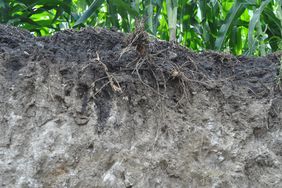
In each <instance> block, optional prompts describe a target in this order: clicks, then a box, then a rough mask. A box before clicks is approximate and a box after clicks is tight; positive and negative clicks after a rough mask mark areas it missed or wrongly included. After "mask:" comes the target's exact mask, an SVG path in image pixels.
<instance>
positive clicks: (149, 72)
mask: <svg viewBox="0 0 282 188" xmlns="http://www.w3.org/2000/svg"><path fill="white" fill-rule="evenodd" d="M280 55H281V54H280ZM278 56H279V55H278V54H271V55H268V56H266V57H256V58H253V57H245V56H239V57H237V56H233V55H230V54H224V53H218V52H202V53H194V52H191V51H189V50H188V49H186V48H184V47H182V46H179V45H178V44H175V43H169V42H165V41H159V40H156V39H153V38H147V36H146V34H144V33H142V31H141V32H136V33H134V34H129V35H128V36H126V35H125V34H123V33H119V32H116V31H111V30H105V29H93V28H86V29H82V30H81V31H73V30H66V31H61V32H58V33H56V34H55V35H54V36H51V37H42V38H41V37H34V36H32V35H31V34H30V33H29V32H27V31H24V30H21V29H18V28H14V27H10V26H5V25H0V63H1V65H0V75H1V78H2V79H4V80H1V81H0V97H1V98H0V104H1V106H2V107H1V109H0V110H1V113H2V114H7V113H8V111H9V110H11V107H9V106H8V105H6V100H8V99H9V98H10V96H13V97H14V98H15V99H16V100H19V101H18V103H20V104H21V105H22V106H21V107H19V108H21V110H22V111H23V113H28V108H30V107H31V106H32V105H33V103H32V104H31V102H30V99H28V98H35V100H36V96H35V94H34V91H35V90H36V87H37V85H36V84H35V82H37V80H38V79H41V82H40V83H41V84H42V85H47V86H48V83H49V82H50V80H56V79H59V80H60V81H59V82H61V84H62V86H63V88H62V89H63V93H59V94H58V93H56V91H55V90H56V89H54V88H53V93H52V92H50V94H49V95H48V96H49V99H48V100H50V101H55V102H56V104H57V110H58V113H61V112H63V111H64V109H66V108H68V104H67V103H66V101H65V99H64V98H65V97H67V96H70V95H72V93H73V92H74V93H75V97H76V99H77V100H80V101H81V106H79V107H78V108H77V109H78V110H77V111H76V112H73V113H75V114H74V116H75V117H76V120H75V121H76V123H77V124H78V125H80V126H83V125H85V124H87V122H88V119H87V118H88V117H89V116H91V115H90V114H89V112H88V104H89V103H90V102H91V101H94V103H95V105H96V107H97V113H98V115H97V116H98V117H97V118H98V119H97V121H98V124H97V126H96V128H95V131H96V132H95V134H97V135H103V134H106V132H107V130H108V128H109V127H107V125H106V122H107V120H108V117H109V116H110V109H111V108H112V106H111V100H113V98H120V99H122V98H125V97H127V100H128V102H129V103H134V101H133V99H134V98H136V96H140V100H139V101H138V104H132V105H133V106H135V107H136V105H137V107H136V108H140V109H142V111H144V113H146V111H147V110H148V109H151V108H158V107H159V106H160V103H162V102H164V103H165V106H166V107H167V108H170V109H172V110H175V111H178V112H179V113H182V112H183V111H184V112H185V113H189V112H186V111H185V105H187V103H188V104H189V103H190V104H192V103H193V101H194V100H195V99H197V97H198V93H201V92H203V91H207V93H206V94H207V95H209V97H210V99H211V98H213V99H214V100H216V101H218V103H219V104H220V106H221V107H222V108H221V107H220V106H219V108H217V109H215V111H217V112H218V113H222V114H224V115H225V116H226V117H228V116H230V114H233V113H234V112H236V111H238V110H242V109H241V105H245V104H246V103H250V102H251V101H257V100H263V101H264V102H265V101H273V102H271V104H272V105H271V106H270V107H269V111H268V112H267V113H268V115H267V120H266V123H267V126H261V125H258V126H257V127H252V129H253V134H254V135H255V137H261V136H263V135H265V132H267V131H270V132H275V131H278V130H280V129H281V119H280V118H281V117H280V116H279V114H281V109H280V107H281V106H282V102H281V97H282V94H281V91H280V86H279V84H278V80H277V76H278V72H279V71H278V70H279V69H278V68H279V58H280V57H278ZM34 62H36V63H34ZM56 77H57V78H56ZM50 83H52V82H50ZM50 87H52V85H51V86H50ZM149 94H150V95H149ZM22 95H24V96H22ZM201 97H202V96H200V95H199V100H201ZM4 100H5V101H4ZM227 103H228V104H229V105H230V108H232V110H230V109H225V108H223V107H224V105H225V104H227ZM199 104H201V103H200V102H199ZM5 105H6V106H5ZM19 106H20V105H19ZM183 107H184V109H183ZM24 110H26V111H24ZM130 110H132V109H129V111H130ZM254 110H256V109H254ZM244 116H247V114H245V115H244ZM244 116H240V117H244ZM246 119H247V118H246ZM0 121H2V124H3V125H4V123H5V122H4V121H7V119H5V118H2V119H1V117H0ZM238 121H240V120H238ZM248 121H250V122H251V120H250V119H248ZM254 121H255V120H254ZM43 123H44V122H43ZM235 124H236V122H235V123H234V125H235ZM120 126H122V125H120V124H116V125H115V128H117V129H118V128H119V127H120ZM166 128H167V127H166ZM166 128H165V127H164V128H163V129H161V131H164V132H165V129H166ZM237 128H238V127H237ZM234 129H236V126H235V127H234ZM240 129H242V127H241V128H240ZM6 136H7V135H6ZM11 142H12V141H11V140H9V139H7V140H4V141H2V144H3V143H6V145H7V147H8V146H9V145H11ZM278 145H279V144H278ZM5 147H6V146H5ZM273 148H274V147H273ZM280 148H281V147H280ZM273 151H274V153H275V154H276V155H277V156H281V151H280V149H278V150H277V149H276V150H275V149H274V150H273ZM248 164H251V165H252V164H253V163H251V162H250V163H248ZM166 165H167V164H166ZM259 165H262V166H263V165H267V164H264V163H263V164H259ZM245 168H246V169H247V168H248V166H247V167H246V166H245ZM250 173H255V172H249V174H250ZM179 176H181V174H180V175H179ZM250 177H259V176H255V175H253V176H251V175H250ZM250 179H252V178H250ZM42 181H43V180H42ZM179 181H180V180H179ZM183 181H184V180H183ZM254 181H256V180H254ZM49 183H50V182H49ZM144 185H145V184H144ZM207 185H210V184H207ZM258 185H262V184H258ZM276 185H277V184H276ZM131 186H132V185H131ZM222 186H223V187H224V185H222ZM226 186H228V184H226ZM265 186H266V185H265Z"/></svg>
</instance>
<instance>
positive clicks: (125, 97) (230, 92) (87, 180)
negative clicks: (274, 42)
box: [0, 25, 282, 187]
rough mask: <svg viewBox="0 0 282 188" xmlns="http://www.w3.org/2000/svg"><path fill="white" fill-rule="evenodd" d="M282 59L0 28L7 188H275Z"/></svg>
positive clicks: (92, 34)
mask: <svg viewBox="0 0 282 188" xmlns="http://www.w3.org/2000/svg"><path fill="white" fill-rule="evenodd" d="M279 56H281V54H279V53H277V54H271V55H268V56H266V57H256V58H253V57H245V56H240V57H236V56H233V55H230V54H227V53H225V54H223V53H218V52H202V53H194V52H191V51H189V50H188V49H186V48H184V47H182V46H179V45H178V44H175V43H168V42H165V41H159V40H156V39H154V38H150V37H148V36H147V35H146V33H142V31H141V33H138V32H136V33H133V34H128V35H125V34H123V33H119V32H117V31H110V30H105V29H93V28H87V29H83V30H81V31H73V30H66V31H62V32H58V33H56V34H55V35H54V36H52V37H43V38H36V37H33V36H32V35H31V34H30V33H29V32H27V31H23V30H21V29H17V28H13V27H10V26H5V25H0V125H1V127H0V128H1V130H2V132H0V161H2V162H0V182H2V185H0V186H2V187H62V186H65V187H280V186H282V180H281V178H282V175H281V174H282V171H281V170H282V165H281V163H282V147H281V144H282V130H281V126H282V94H281V86H280V85H279V84H278V72H279V71H278V70H279V58H281V57H279Z"/></svg>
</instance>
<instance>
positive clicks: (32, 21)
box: [0, 0, 282, 55]
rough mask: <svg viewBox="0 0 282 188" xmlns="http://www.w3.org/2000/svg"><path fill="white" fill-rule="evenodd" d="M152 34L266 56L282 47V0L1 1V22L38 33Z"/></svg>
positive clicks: (195, 47)
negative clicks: (141, 27) (138, 25)
mask: <svg viewBox="0 0 282 188" xmlns="http://www.w3.org/2000/svg"><path fill="white" fill-rule="evenodd" d="M140 17H143V18H145V21H146V23H145V24H146V29H147V31H148V32H149V33H151V34H153V35H155V36H157V37H159V38H160V39H164V40H169V39H170V40H177V41H178V42H179V43H181V44H183V45H185V46H187V47H189V48H190V49H193V50H196V51H201V50H207V49H210V50H223V51H229V52H232V53H234V54H243V53H244V54H248V55H265V54H266V53H270V52H274V51H278V50H281V49H282V1H281V0H221V1H219V0H56V1H54V0H0V22H1V23H7V24H11V25H15V26H20V27H23V28H25V29H28V30H30V31H32V32H34V34H35V35H38V36H44V35H50V34H52V33H54V32H55V31H59V30H62V29H67V28H73V27H76V28H80V27H84V26H99V27H107V28H111V27H116V28H117V29H119V30H121V31H124V32H130V31H132V30H134V22H135V19H136V18H140Z"/></svg>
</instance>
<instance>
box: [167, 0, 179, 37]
mask: <svg viewBox="0 0 282 188" xmlns="http://www.w3.org/2000/svg"><path fill="white" fill-rule="evenodd" d="M177 5H178V0H166V7H167V17H168V29H169V40H170V41H175V40H176V23H177Z"/></svg>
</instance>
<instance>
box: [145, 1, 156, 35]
mask: <svg viewBox="0 0 282 188" xmlns="http://www.w3.org/2000/svg"><path fill="white" fill-rule="evenodd" d="M153 8H154V7H153V4H152V0H149V4H148V5H147V15H148V18H147V20H148V21H147V23H148V28H149V30H150V32H153V25H154V23H153V16H154V15H153V14H154V10H153Z"/></svg>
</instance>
